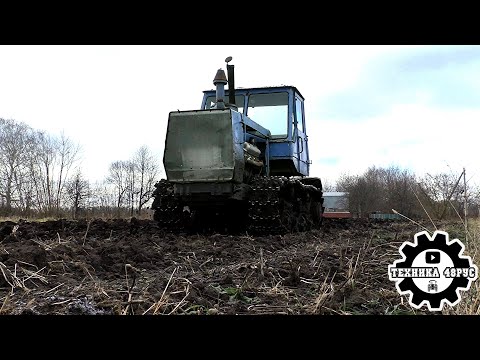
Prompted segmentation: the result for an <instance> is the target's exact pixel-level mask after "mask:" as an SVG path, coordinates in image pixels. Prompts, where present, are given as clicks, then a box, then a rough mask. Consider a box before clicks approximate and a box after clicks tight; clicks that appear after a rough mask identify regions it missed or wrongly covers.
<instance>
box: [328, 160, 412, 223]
mask: <svg viewBox="0 0 480 360" xmlns="http://www.w3.org/2000/svg"><path fill="white" fill-rule="evenodd" d="M415 187H416V180H415V175H414V174H413V173H411V172H409V171H408V170H402V169H399V168H398V167H394V166H391V167H389V168H377V167H375V166H372V167H370V168H368V169H367V170H366V171H365V173H363V174H362V175H357V176H350V175H342V176H341V177H340V178H339V180H338V181H337V189H338V190H339V191H345V192H348V193H349V197H348V200H349V201H348V202H349V206H350V211H352V212H357V213H358V214H359V216H365V215H367V214H369V213H371V212H373V211H382V212H391V211H392V209H395V210H397V211H399V212H400V213H402V214H404V215H407V216H414V215H419V214H420V211H419V206H420V205H419V204H418V201H417V199H416V197H415V193H414V188H415Z"/></svg>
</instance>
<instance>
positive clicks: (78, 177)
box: [66, 169, 90, 219]
mask: <svg viewBox="0 0 480 360" xmlns="http://www.w3.org/2000/svg"><path fill="white" fill-rule="evenodd" d="M66 194H67V198H68V200H69V203H70V204H71V206H72V215H73V218H74V219H76V218H77V216H78V212H79V210H80V208H82V207H85V202H86V201H87V200H88V198H89V196H90V184H89V182H88V180H86V179H84V178H83V175H82V172H81V170H80V169H77V171H76V172H75V174H74V175H73V177H72V178H71V179H70V180H69V181H67V182H66Z"/></svg>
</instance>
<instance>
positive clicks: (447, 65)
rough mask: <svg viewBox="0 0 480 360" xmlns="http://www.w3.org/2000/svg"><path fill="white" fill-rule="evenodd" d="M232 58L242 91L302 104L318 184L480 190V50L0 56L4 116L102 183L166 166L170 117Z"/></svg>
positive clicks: (31, 49) (189, 50)
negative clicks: (444, 185)
mask: <svg viewBox="0 0 480 360" xmlns="http://www.w3.org/2000/svg"><path fill="white" fill-rule="evenodd" d="M227 56H232V57H233V61H232V62H231V63H232V64H234V65H235V84H236V86H239V87H254V86H275V85H282V84H285V85H294V86H296V87H297V88H298V89H299V90H300V92H301V93H302V95H303V96H304V97H305V108H306V110H305V111H306V127H307V133H308V135H309V147H310V158H311V159H312V161H313V165H312V168H311V175H313V176H319V177H321V178H323V179H325V180H327V181H328V182H330V183H333V182H334V181H335V179H336V178H337V177H338V176H339V175H340V174H342V173H349V174H359V173H362V172H363V171H364V170H366V169H367V168H368V167H369V166H371V165H376V166H389V165H397V166H400V167H402V168H409V169H411V170H413V171H414V172H416V173H417V174H419V175H422V174H424V173H426V172H430V173H436V172H450V171H453V172H454V173H457V174H460V172H461V170H462V168H463V167H464V166H465V167H466V170H467V179H469V178H471V182H473V183H476V184H478V183H480V181H478V180H479V178H480V171H477V170H478V169H479V165H480V160H479V156H478V153H477V149H478V143H479V131H478V129H479V126H478V123H477V121H479V119H480V101H479V99H480V96H479V95H480V71H479V70H480V46H459V45H458V46H439V45H437V46H392V45H389V46H382V45H376V46H363V45H356V46H343V45H342V46H323V45H315V46H313V45H307V46H269V45H265V46H264V45H262V46H260V45H255V46H246V45H245V46H203V45H202V46H199V45H197V46H186V45H176V46H166V45H156V46H79V45H75V46H0V117H2V118H5V119H14V120H17V121H22V122H25V123H27V124H28V125H30V126H31V127H33V128H35V129H39V130H46V131H48V132H49V133H51V134H57V135H59V134H60V133H61V132H62V131H63V132H64V133H65V134H66V135H67V136H68V137H70V138H71V139H72V140H74V141H75V142H76V143H79V144H80V145H81V147H82V154H81V155H82V163H81V168H82V170H83V172H84V174H85V175H86V176H87V177H88V178H89V179H90V180H92V181H95V180H102V179H103V178H104V177H105V176H106V175H107V172H108V167H109V164H110V163H111V162H112V161H115V160H127V159H129V158H130V157H131V156H132V155H133V153H134V152H135V151H136V150H137V149H138V148H139V147H140V146H142V145H147V146H148V147H149V148H150V149H151V150H152V151H153V152H154V153H156V154H157V156H158V157H159V159H160V161H161V159H162V156H163V146H164V137H165V132H166V123H167V119H168V113H169V112H170V111H172V110H177V109H180V110H192V109H198V108H199V107H200V104H201V100H202V96H203V94H202V91H203V90H207V89H213V88H214V86H213V83H212V80H213V77H214V76H215V73H216V71H217V69H218V68H221V67H222V68H224V69H225V63H224V59H225V58H226V57H227Z"/></svg>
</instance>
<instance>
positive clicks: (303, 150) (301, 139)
mask: <svg viewBox="0 0 480 360" xmlns="http://www.w3.org/2000/svg"><path fill="white" fill-rule="evenodd" d="M304 114H305V113H304V106H303V100H302V99H301V98H300V97H299V96H298V95H295V122H294V132H293V134H294V139H293V141H295V142H296V144H297V146H296V154H295V156H294V158H295V162H296V165H297V169H298V172H299V173H300V174H302V175H306V176H307V175H308V174H309V166H310V165H309V160H310V159H309V156H308V144H307V141H308V138H307V135H306V134H305V131H306V130H305V116H304Z"/></svg>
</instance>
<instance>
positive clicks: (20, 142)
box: [0, 119, 32, 213]
mask: <svg viewBox="0 0 480 360" xmlns="http://www.w3.org/2000/svg"><path fill="white" fill-rule="evenodd" d="M31 132H32V129H31V128H30V127H29V126H28V125H26V124H24V123H21V122H15V121H14V120H5V119H0V183H1V186H0V197H2V199H3V201H2V203H3V204H4V206H5V210H6V212H7V213H10V212H11V211H12V205H13V202H14V201H15V198H14V197H15V195H19V192H18V190H19V189H18V186H17V185H23V181H22V180H21V173H22V171H23V170H24V168H25V167H26V166H27V154H28V153H29V150H30V147H31V144H32V136H31ZM21 181H22V182H21Z"/></svg>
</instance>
